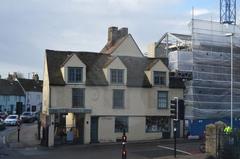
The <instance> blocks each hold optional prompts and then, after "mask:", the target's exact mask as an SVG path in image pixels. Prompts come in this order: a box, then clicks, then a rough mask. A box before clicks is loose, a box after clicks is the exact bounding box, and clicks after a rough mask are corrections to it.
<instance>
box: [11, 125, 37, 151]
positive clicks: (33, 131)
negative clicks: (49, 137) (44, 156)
mask: <svg viewBox="0 0 240 159" xmlns="http://www.w3.org/2000/svg"><path fill="white" fill-rule="evenodd" d="M7 144H8V146H9V147H10V148H35V147H38V146H39V145H40V141H39V140H38V139H37V124H26V125H23V126H22V128H21V130H20V142H18V141H17V127H16V131H14V132H12V133H10V134H9V136H8V137H7Z"/></svg>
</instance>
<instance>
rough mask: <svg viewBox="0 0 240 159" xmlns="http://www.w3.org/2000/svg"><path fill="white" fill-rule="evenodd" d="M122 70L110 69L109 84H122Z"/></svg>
mask: <svg viewBox="0 0 240 159" xmlns="http://www.w3.org/2000/svg"><path fill="white" fill-rule="evenodd" d="M123 81H124V70H123V69H111V83H112V84H123Z"/></svg>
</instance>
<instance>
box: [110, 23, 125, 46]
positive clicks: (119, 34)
mask: <svg viewBox="0 0 240 159" xmlns="http://www.w3.org/2000/svg"><path fill="white" fill-rule="evenodd" d="M126 35H128V28H121V29H119V30H118V27H115V26H112V27H109V28H108V43H109V44H112V45H113V44H114V43H115V42H116V41H117V40H119V39H120V38H123V37H124V36H126Z"/></svg>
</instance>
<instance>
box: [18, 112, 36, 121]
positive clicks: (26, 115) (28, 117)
mask: <svg viewBox="0 0 240 159" xmlns="http://www.w3.org/2000/svg"><path fill="white" fill-rule="evenodd" d="M20 119H21V121H22V122H23V123H32V122H34V120H35V117H34V115H33V113H32V112H23V113H22V115H21V116H20Z"/></svg>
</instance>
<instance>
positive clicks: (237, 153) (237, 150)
mask: <svg viewBox="0 0 240 159" xmlns="http://www.w3.org/2000/svg"><path fill="white" fill-rule="evenodd" d="M216 145H217V151H216V157H217V159H240V130H235V131H234V132H233V133H231V134H225V133H224V132H223V131H218V132H217V133H216Z"/></svg>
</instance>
